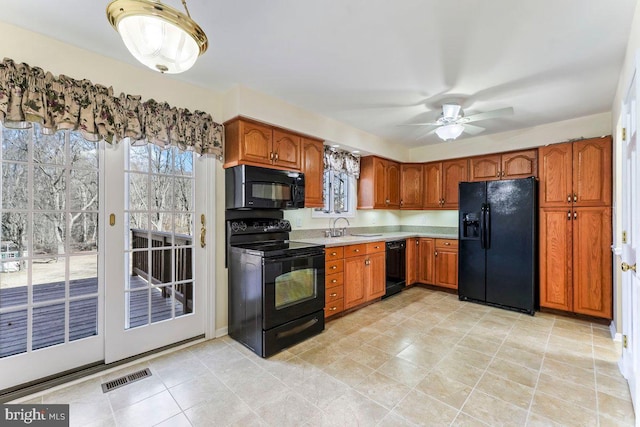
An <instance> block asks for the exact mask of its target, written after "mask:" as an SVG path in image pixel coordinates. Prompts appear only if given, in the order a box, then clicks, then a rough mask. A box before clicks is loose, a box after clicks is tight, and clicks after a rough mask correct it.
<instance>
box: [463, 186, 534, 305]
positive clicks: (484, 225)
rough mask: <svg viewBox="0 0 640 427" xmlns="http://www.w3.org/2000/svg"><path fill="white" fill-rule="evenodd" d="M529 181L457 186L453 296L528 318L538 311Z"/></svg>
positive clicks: (532, 211) (532, 198)
mask: <svg viewBox="0 0 640 427" xmlns="http://www.w3.org/2000/svg"><path fill="white" fill-rule="evenodd" d="M537 187H538V186H537V181H536V179H535V178H533V177H531V178H523V179H511V180H502V181H486V182H461V183H460V188H459V196H460V208H459V209H460V211H459V218H460V223H459V259H458V296H459V298H460V299H461V300H469V301H475V302H480V303H485V304H490V305H494V306H497V307H502V308H506V309H510V310H517V311H521V312H525V313H529V314H531V315H533V314H534V312H535V310H536V308H538V289H537V288H538V277H537V270H538V263H537V259H538V258H537V252H538V251H537V242H538V228H537V225H538V219H537V213H538V206H537V199H538V191H537Z"/></svg>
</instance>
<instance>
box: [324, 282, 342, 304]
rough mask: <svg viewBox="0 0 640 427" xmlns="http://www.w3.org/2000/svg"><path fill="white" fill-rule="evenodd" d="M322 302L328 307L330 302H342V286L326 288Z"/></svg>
mask: <svg viewBox="0 0 640 427" xmlns="http://www.w3.org/2000/svg"><path fill="white" fill-rule="evenodd" d="M324 292H325V293H324V300H325V302H326V305H330V303H331V302H333V301H336V300H342V298H343V297H344V286H334V287H332V288H327V289H326V290H325V291H324Z"/></svg>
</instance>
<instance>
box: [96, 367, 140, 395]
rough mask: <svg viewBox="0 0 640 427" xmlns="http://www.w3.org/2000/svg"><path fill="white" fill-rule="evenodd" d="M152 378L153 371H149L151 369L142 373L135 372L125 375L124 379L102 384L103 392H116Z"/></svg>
mask: <svg viewBox="0 0 640 427" xmlns="http://www.w3.org/2000/svg"><path fill="white" fill-rule="evenodd" d="M150 376H151V371H150V370H149V368H147V369H143V370H142V371H137V372H133V373H131V374H129V375H125V376H124V377H120V378H116V379H115V380H111V381H109V382H106V383H104V384H102V392H103V393H106V392H108V391H111V390H115V389H117V388H119V387H122V386H125V385H127V384H131V383H134V382H136V381H139V380H141V379H144V378H147V377H150Z"/></svg>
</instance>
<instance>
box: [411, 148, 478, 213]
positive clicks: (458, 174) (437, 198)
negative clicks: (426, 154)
mask: <svg viewBox="0 0 640 427" xmlns="http://www.w3.org/2000/svg"><path fill="white" fill-rule="evenodd" d="M423 178H424V184H423V186H424V197H423V203H422V206H423V207H424V208H425V209H438V208H440V209H458V184H459V183H460V182H462V181H466V180H467V179H468V160H467V159H455V160H447V161H445V162H435V163H427V164H425V165H424V166H423Z"/></svg>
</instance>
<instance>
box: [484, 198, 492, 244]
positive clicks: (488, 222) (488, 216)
mask: <svg viewBox="0 0 640 427" xmlns="http://www.w3.org/2000/svg"><path fill="white" fill-rule="evenodd" d="M484 221H485V225H484V227H485V230H484V246H485V247H486V248H487V249H490V248H491V205H490V204H489V203H487V205H486V207H485V213H484Z"/></svg>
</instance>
